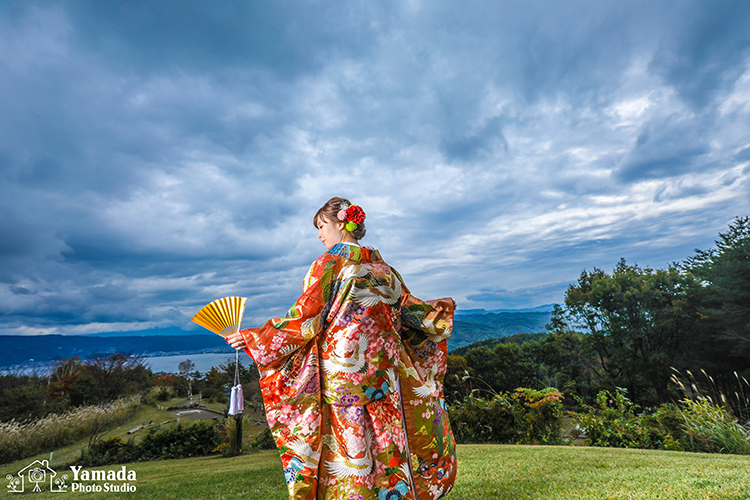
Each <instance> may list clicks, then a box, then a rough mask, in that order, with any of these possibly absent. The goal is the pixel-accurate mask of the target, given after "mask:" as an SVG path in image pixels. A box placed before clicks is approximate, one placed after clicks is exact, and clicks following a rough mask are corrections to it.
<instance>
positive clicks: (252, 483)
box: [0, 445, 750, 500]
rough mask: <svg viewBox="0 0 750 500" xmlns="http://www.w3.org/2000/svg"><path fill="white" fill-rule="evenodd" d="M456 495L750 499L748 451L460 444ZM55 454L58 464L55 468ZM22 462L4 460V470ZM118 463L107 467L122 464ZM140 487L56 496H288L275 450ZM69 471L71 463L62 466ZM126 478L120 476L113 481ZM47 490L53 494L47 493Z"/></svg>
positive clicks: (150, 473) (171, 465) (140, 475)
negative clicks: (721, 452) (720, 452)
mask: <svg viewBox="0 0 750 500" xmlns="http://www.w3.org/2000/svg"><path fill="white" fill-rule="evenodd" d="M458 458H459V472H458V474H459V476H458V480H457V481H456V487H455V489H454V491H453V492H452V493H450V494H449V495H448V497H447V498H449V499H451V500H463V499H465V500H476V499H478V498H479V499H483V500H490V499H509V500H510V499H512V500H519V499H545V500H546V499H560V500H563V499H565V500H567V499H591V500H602V499H683V500H688V499H736V500H739V499H748V498H750V458H748V457H746V456H738V455H707V454H694V453H680V452H666V451H645V450H623V449H612V448H587V447H555V446H512V445H460V446H459V448H458ZM54 462H55V461H54V460H53V464H52V466H53V468H54V467H55V463H54ZM26 463H28V461H21V462H17V463H16V464H13V465H12V466H7V465H6V466H3V467H1V468H0V473H1V474H2V476H3V477H4V476H5V475H6V474H7V473H9V472H12V471H13V472H17V469H18V466H19V465H20V466H21V467H23V466H25V464H26ZM119 468H120V466H111V467H107V468H106V469H115V470H118V469H119ZM127 468H128V469H131V470H134V471H136V474H137V481H136V482H133V483H131V484H134V485H135V486H136V488H137V490H136V492H134V493H110V494H105V493H89V494H85V493H80V492H76V493H73V492H69V493H55V494H54V498H58V499H61V500H62V499H68V498H70V499H73V498H97V499H98V498H149V499H151V498H153V499H165V500H168V499H175V500H182V499H185V498H206V499H235V498H245V499H259V500H260V499H263V500H273V499H280V500H281V499H285V498H287V495H286V487H285V485H284V482H283V476H282V471H281V462H280V461H279V458H278V454H277V453H276V452H275V451H267V452H260V453H246V454H245V455H243V456H240V457H234V458H220V457H203V458H192V459H185V460H170V461H161V462H148V463H136V464H128V465H127ZM57 470H58V473H61V472H62V473H67V474H69V475H70V476H71V477H72V474H71V472H70V470H69V469H65V470H62V469H57ZM115 484H121V483H115ZM46 494H49V493H45V495H46Z"/></svg>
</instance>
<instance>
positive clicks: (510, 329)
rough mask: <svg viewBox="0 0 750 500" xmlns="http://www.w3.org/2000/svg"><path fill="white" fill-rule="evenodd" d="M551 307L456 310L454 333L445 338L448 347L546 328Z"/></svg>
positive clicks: (453, 347) (451, 348)
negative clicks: (524, 309)
mask: <svg viewBox="0 0 750 500" xmlns="http://www.w3.org/2000/svg"><path fill="white" fill-rule="evenodd" d="M551 316H552V314H551V312H550V311H538V310H528V311H482V310H481V309H480V310H475V311H466V312H458V313H456V319H455V322H454V325H453V335H452V336H451V337H450V338H449V339H448V350H449V351H452V350H454V349H458V348H460V347H466V346H468V345H471V344H474V343H476V342H480V341H482V340H487V339H496V338H501V337H510V336H511V335H516V334H519V333H541V332H545V331H546V329H545V325H546V324H547V323H549V320H550V318H551Z"/></svg>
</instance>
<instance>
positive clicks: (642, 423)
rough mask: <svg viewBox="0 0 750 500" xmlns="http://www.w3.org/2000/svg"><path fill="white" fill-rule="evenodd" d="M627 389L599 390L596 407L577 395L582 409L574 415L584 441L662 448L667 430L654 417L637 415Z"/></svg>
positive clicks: (593, 443)
mask: <svg viewBox="0 0 750 500" xmlns="http://www.w3.org/2000/svg"><path fill="white" fill-rule="evenodd" d="M626 392H627V391H626V389H622V388H617V390H616V391H615V393H614V394H612V393H610V392H609V391H600V392H599V394H597V396H596V405H597V406H596V407H591V406H588V405H586V404H585V403H584V402H583V401H581V399H580V398H577V397H576V400H577V401H578V403H579V404H580V405H581V406H582V407H583V409H584V410H585V413H575V414H573V418H574V420H575V421H576V423H577V424H578V425H580V426H581V427H582V428H583V431H584V433H585V434H586V438H587V442H586V444H588V445H590V446H605V447H606V446H611V447H614V448H650V449H660V448H663V447H664V440H665V439H666V438H667V435H666V434H667V433H665V432H664V430H663V429H661V428H660V427H659V426H658V422H657V421H656V419H654V418H653V417H649V416H646V415H636V411H637V410H638V409H639V407H638V406H637V405H635V404H633V403H632V402H631V401H630V400H629V399H628V398H627V396H625V393H626Z"/></svg>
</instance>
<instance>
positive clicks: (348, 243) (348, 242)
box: [339, 241, 360, 247]
mask: <svg viewBox="0 0 750 500" xmlns="http://www.w3.org/2000/svg"><path fill="white" fill-rule="evenodd" d="M339 243H343V244H344V245H351V246H353V247H358V246H360V245H359V243H352V242H351V241H340V242H339Z"/></svg>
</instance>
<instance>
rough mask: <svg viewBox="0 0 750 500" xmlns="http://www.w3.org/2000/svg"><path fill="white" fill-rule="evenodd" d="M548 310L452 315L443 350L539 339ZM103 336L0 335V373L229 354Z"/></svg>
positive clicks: (208, 344)
mask: <svg viewBox="0 0 750 500" xmlns="http://www.w3.org/2000/svg"><path fill="white" fill-rule="evenodd" d="M551 311H552V306H551V305H545V306H540V307H535V308H533V309H516V310H507V309H496V310H492V311H486V310H484V309H469V310H458V311H456V318H455V322H454V328H453V335H452V336H451V338H449V339H448V350H449V351H450V350H453V349H458V348H460V347H465V346H468V345H471V344H473V343H475V342H479V341H482V340H487V339H493V338H501V337H509V336H511V335H515V334H517V333H540V332H544V331H545V325H546V324H547V323H548V322H549V320H550V317H551ZM135 333H136V332H108V333H98V334H93V335H23V336H22V335H0V369H6V370H7V369H8V368H10V367H12V366H39V365H43V364H45V363H49V362H51V361H54V360H58V359H63V358H70V357H73V356H79V357H80V358H82V359H85V358H86V357H88V356H91V355H94V354H97V353H99V354H111V353H114V352H117V351H122V352H127V353H133V354H140V355H144V356H163V355H176V354H200V353H212V352H214V353H224V352H226V353H228V354H233V353H234V350H233V349H232V348H231V347H229V346H228V345H226V343H225V342H224V340H223V339H221V338H220V337H219V336H218V335H214V334H203V333H200V330H198V331H197V332H196V331H186V330H182V329H180V328H177V327H171V328H159V329H154V330H146V331H139V332H137V335H136V334H135Z"/></svg>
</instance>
